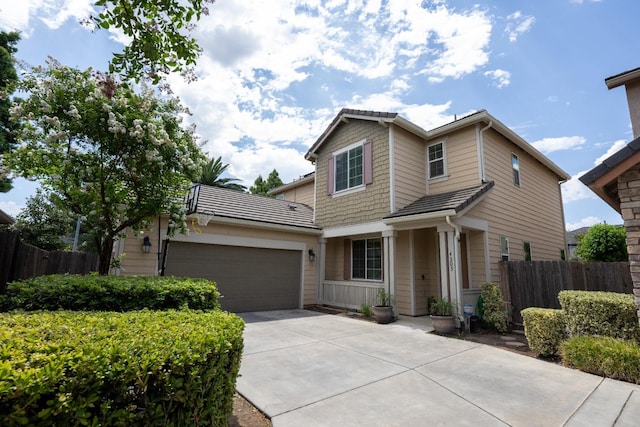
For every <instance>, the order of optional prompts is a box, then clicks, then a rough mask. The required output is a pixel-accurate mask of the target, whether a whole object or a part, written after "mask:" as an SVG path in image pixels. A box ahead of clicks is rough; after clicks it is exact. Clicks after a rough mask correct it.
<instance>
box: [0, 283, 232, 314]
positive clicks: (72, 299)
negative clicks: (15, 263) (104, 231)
mask: <svg viewBox="0 0 640 427" xmlns="http://www.w3.org/2000/svg"><path fill="white" fill-rule="evenodd" d="M219 297H220V293H219V292H218V290H217V288H216V284H215V283H214V282H211V281H209V280H205V279H192V278H179V277H153V276H98V275H87V276H81V275H51V276H40V277H36V278H33V279H28V280H25V281H22V282H13V283H11V284H9V286H8V288H7V293H6V295H5V296H4V298H2V299H0V311H9V310H16V309H19V310H26V311H33V310H78V311H131V310H140V309H143V308H148V309H150V310H169V309H179V308H190V309H194V310H215V309H219V308H220V305H219V303H218V298H219Z"/></svg>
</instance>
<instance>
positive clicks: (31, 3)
mask: <svg viewBox="0 0 640 427" xmlns="http://www.w3.org/2000/svg"><path fill="white" fill-rule="evenodd" d="M6 3H8V2H6ZM93 10H94V9H93V1H91V0H59V1H53V0H20V1H13V2H11V6H10V7H7V6H0V16H2V18H0V27H2V28H3V29H5V30H18V31H21V32H22V34H21V35H22V37H24V38H29V36H30V35H31V32H32V27H33V25H34V23H33V20H34V19H35V20H40V21H42V22H44V24H45V25H46V26H47V27H49V28H51V29H57V28H60V26H62V25H63V24H64V23H65V22H66V21H67V20H68V19H73V20H75V21H79V20H80V19H83V18H87V17H89V15H90V14H91V13H92V11H93Z"/></svg>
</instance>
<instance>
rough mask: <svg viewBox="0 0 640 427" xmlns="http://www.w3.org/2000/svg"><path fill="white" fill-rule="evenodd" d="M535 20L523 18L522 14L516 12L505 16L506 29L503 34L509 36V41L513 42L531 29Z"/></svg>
mask: <svg viewBox="0 0 640 427" xmlns="http://www.w3.org/2000/svg"><path fill="white" fill-rule="evenodd" d="M535 22H536V18H534V17H533V16H523V15H522V12H520V11H517V12H514V13H512V14H511V15H509V16H507V27H506V28H505V30H504V31H505V32H506V33H507V34H508V35H509V41H510V42H515V41H516V40H518V37H519V36H520V35H522V34H524V33H526V32H527V31H529V30H530V29H531V27H533V24H534V23H535Z"/></svg>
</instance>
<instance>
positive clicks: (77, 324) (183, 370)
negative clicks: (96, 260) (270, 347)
mask: <svg viewBox="0 0 640 427" xmlns="http://www.w3.org/2000/svg"><path fill="white" fill-rule="evenodd" d="M243 328H244V323H243V321H242V319H240V318H239V317H237V316H235V315H233V314H229V313H225V312H221V311H208V312H195V311H187V310H182V311H162V312H160V311H156V312H152V311H148V310H143V311H133V312H128V313H115V312H69V311H56V312H29V313H24V312H22V313H18V312H12V313H2V314H0V343H2V345H0V425H2V426H7V427H10V426H18V425H30V426H52V425H67V426H69V425H103V426H129V425H140V426H152V425H194V426H196V425H226V422H227V420H228V417H229V415H230V414H231V411H232V408H233V393H234V389H235V382H236V378H237V375H238V369H239V366H240V357H241V353H242V348H243V343H242V331H243Z"/></svg>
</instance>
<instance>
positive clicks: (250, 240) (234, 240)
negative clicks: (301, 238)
mask: <svg viewBox="0 0 640 427" xmlns="http://www.w3.org/2000/svg"><path fill="white" fill-rule="evenodd" d="M171 241H172V242H182V243H205V244H210V245H226V246H245V247H250V248H265V249H284V250H293V251H304V250H305V249H306V248H307V244H306V242H293V241H287V240H274V239H259V238H255V237H240V236H229V235H224V234H205V233H203V234H190V235H188V236H185V235H184V234H177V235H175V236H173V237H172V238H171Z"/></svg>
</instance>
